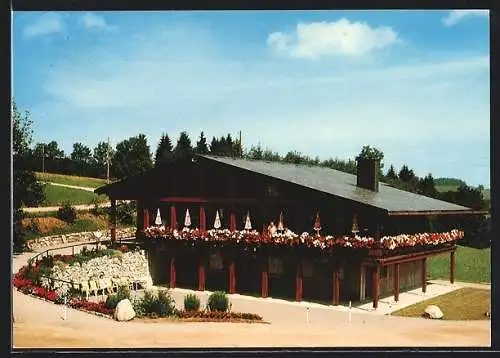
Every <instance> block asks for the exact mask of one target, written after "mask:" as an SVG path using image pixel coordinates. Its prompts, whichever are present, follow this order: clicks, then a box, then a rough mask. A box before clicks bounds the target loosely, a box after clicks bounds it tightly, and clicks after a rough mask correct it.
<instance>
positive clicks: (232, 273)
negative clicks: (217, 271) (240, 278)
mask: <svg viewBox="0 0 500 358" xmlns="http://www.w3.org/2000/svg"><path fill="white" fill-rule="evenodd" d="M235 271H236V270H235V264H234V260H233V259H231V262H230V264H229V293H235V292H236V272H235Z"/></svg>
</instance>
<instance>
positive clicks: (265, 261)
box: [261, 256, 269, 298]
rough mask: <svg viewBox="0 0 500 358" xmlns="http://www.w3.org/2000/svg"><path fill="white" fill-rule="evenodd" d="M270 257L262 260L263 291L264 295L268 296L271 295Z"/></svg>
mask: <svg viewBox="0 0 500 358" xmlns="http://www.w3.org/2000/svg"><path fill="white" fill-rule="evenodd" d="M268 270H269V268H268V257H267V256H265V258H264V259H263V260H262V275H261V291H262V297H264V298H266V297H268V296H269V276H268Z"/></svg>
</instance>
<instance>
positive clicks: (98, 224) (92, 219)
mask: <svg viewBox="0 0 500 358" xmlns="http://www.w3.org/2000/svg"><path fill="white" fill-rule="evenodd" d="M31 220H33V218H30V219H25V222H24V223H23V224H24V225H26V226H25V228H26V239H27V240H31V239H35V238H37V237H43V236H50V235H62V234H69V233H73V232H82V231H95V230H103V229H106V228H107V227H108V223H107V221H106V217H105V216H95V215H92V214H90V213H85V214H81V213H79V214H78V215H77V218H76V220H75V222H74V223H72V224H68V223H65V222H63V221H60V220H58V219H56V218H54V217H40V218H38V219H35V220H37V222H38V227H39V229H38V230H33V229H32V228H31V227H30V222H31Z"/></svg>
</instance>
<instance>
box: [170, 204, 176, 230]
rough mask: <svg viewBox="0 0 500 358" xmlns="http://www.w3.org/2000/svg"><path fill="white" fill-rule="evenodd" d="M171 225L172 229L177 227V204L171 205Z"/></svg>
mask: <svg viewBox="0 0 500 358" xmlns="http://www.w3.org/2000/svg"><path fill="white" fill-rule="evenodd" d="M170 227H171V228H172V229H177V210H176V208H175V205H172V206H171V207H170Z"/></svg>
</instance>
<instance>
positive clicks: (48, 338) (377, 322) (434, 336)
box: [13, 249, 491, 348]
mask: <svg viewBox="0 0 500 358" xmlns="http://www.w3.org/2000/svg"><path fill="white" fill-rule="evenodd" d="M61 251H62V253H65V252H66V251H68V249H63V250H61ZM33 255H34V254H33V253H30V254H22V255H17V256H15V257H14V259H13V269H14V270H17V269H19V268H20V267H21V266H22V265H24V264H25V263H26V260H27V258H28V257H30V256H33ZM173 294H174V297H175V298H176V300H180V299H181V298H182V295H180V293H179V290H176V292H174V293H173ZM181 302H182V301H181ZM233 310H235V311H236V310H242V311H243V310H244V311H248V312H252V313H257V314H260V315H262V316H263V317H264V319H265V320H267V321H269V322H270V324H240V323H181V322H170V321H162V322H139V321H131V322H124V323H119V322H115V321H113V320H110V319H106V318H102V317H97V316H94V315H91V314H87V313H84V312H80V311H76V310H73V309H68V310H67V320H63V319H62V318H61V317H62V314H63V307H62V306H59V305H54V304H52V303H48V302H44V301H41V300H38V299H36V298H33V297H30V296H26V295H23V294H21V293H19V292H18V291H16V290H14V291H13V312H14V318H15V322H14V327H13V334H14V336H13V342H14V347H16V348H21V347H23V348H28V347H29V348H35V347H36V348H54V347H60V348H122V347H123V348H146V347H176V348H183V347H198V348H207V347H328V346H339V347H377V346H378V347H385V346H399V347H401V346H404V347H423V346H456V347H459V346H460V347H465V346H483V347H486V346H490V344H491V343H490V330H491V324H490V321H432V320H426V319H420V318H402V317H389V316H383V315H370V314H353V315H352V320H351V322H349V320H348V316H347V315H346V313H345V312H339V311H335V310H322V309H320V308H317V309H316V308H315V309H312V310H311V312H310V318H311V319H310V323H306V322H305V319H304V308H302V307H299V306H292V305H286V304H282V303H279V302H271V301H266V300H255V301H252V300H236V299H235V300H234V303H233Z"/></svg>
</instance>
